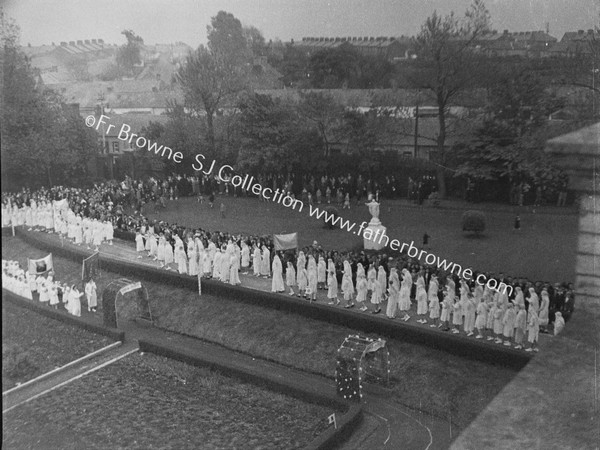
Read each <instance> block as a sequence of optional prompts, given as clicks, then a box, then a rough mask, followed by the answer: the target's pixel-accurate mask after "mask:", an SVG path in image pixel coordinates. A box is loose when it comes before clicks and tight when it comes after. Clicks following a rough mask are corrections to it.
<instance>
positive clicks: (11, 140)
mask: <svg viewBox="0 0 600 450" xmlns="http://www.w3.org/2000/svg"><path fill="white" fill-rule="evenodd" d="M0 16H1V22H2V25H3V26H2V48H1V51H2V57H3V59H4V66H3V68H4V76H3V80H2V81H3V83H2V101H3V103H2V108H1V121H2V125H1V126H2V175H3V176H2V183H3V186H5V187H6V188H15V187H19V186H23V185H33V184H38V185H39V184H47V185H49V186H52V185H54V184H75V183H78V182H81V181H82V180H83V179H84V178H85V176H86V174H87V167H88V166H87V163H88V161H89V160H90V158H92V157H93V155H95V152H96V151H97V138H96V135H95V133H94V131H93V130H92V129H90V128H88V127H86V126H85V124H84V123H83V120H82V118H81V117H80V116H79V114H78V112H77V111H75V110H74V109H73V108H72V107H70V106H67V105H65V104H64V100H63V99H62V98H61V97H60V96H59V95H57V94H56V93H54V92H53V91H51V90H48V89H45V88H44V86H43V84H41V83H40V82H39V79H38V77H37V74H36V73H35V72H34V71H33V69H32V68H31V66H30V65H29V62H28V60H27V58H26V57H25V55H24V54H23V53H22V52H21V51H20V48H19V46H18V27H17V26H16V25H15V24H14V22H13V21H11V20H9V19H8V18H7V17H6V16H4V13H3V12H2V11H0Z"/></svg>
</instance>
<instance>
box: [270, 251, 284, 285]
mask: <svg viewBox="0 0 600 450" xmlns="http://www.w3.org/2000/svg"><path fill="white" fill-rule="evenodd" d="M272 274H273V279H272V281H271V292H285V286H284V285H283V265H282V264H281V259H279V255H278V254H277V252H276V253H275V256H274V257H273V266H272Z"/></svg>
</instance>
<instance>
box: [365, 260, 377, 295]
mask: <svg viewBox="0 0 600 450" xmlns="http://www.w3.org/2000/svg"><path fill="white" fill-rule="evenodd" d="M376 279H377V269H375V265H374V264H370V265H369V270H368V271H367V290H369V291H373V290H374V289H375V280H376Z"/></svg>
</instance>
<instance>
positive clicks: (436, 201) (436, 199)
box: [429, 191, 440, 206]
mask: <svg viewBox="0 0 600 450" xmlns="http://www.w3.org/2000/svg"><path fill="white" fill-rule="evenodd" d="M429 200H430V201H431V203H432V204H433V206H440V194H439V193H438V192H437V191H434V192H432V193H431V194H429Z"/></svg>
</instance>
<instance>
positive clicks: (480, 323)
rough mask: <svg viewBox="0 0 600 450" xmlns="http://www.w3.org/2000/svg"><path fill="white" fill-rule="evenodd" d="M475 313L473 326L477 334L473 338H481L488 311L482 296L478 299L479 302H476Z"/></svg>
mask: <svg viewBox="0 0 600 450" xmlns="http://www.w3.org/2000/svg"><path fill="white" fill-rule="evenodd" d="M475 313H476V315H477V318H476V319H475V328H477V336H475V339H483V335H484V333H485V324H486V323H487V313H488V309H487V305H486V303H485V300H484V298H483V296H482V297H481V298H480V299H479V303H478V304H477V309H476V311H475Z"/></svg>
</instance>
